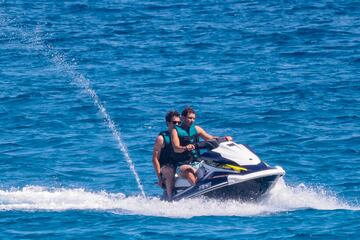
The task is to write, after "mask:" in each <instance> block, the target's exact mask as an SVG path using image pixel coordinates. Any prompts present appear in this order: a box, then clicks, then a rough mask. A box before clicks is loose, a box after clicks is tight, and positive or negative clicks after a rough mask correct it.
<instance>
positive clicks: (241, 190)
mask: <svg viewBox="0 0 360 240" xmlns="http://www.w3.org/2000/svg"><path fill="white" fill-rule="evenodd" d="M196 147H197V148H199V149H206V151H205V152H203V153H202V154H201V156H200V158H199V159H198V161H199V162H200V163H199V168H198V170H197V182H196V184H195V185H191V184H190V183H189V182H188V180H187V179H186V178H183V177H180V176H177V175H176V176H175V186H174V195H173V199H172V200H173V201H177V200H180V199H184V198H196V197H201V196H204V197H209V198H216V199H235V200H243V201H252V200H257V199H259V198H260V197H261V196H263V195H264V194H266V193H268V192H269V191H270V190H271V189H272V188H273V186H274V185H275V183H276V182H277V181H278V180H279V178H280V177H282V176H284V175H285V171H284V169H283V168H282V167H279V166H276V167H271V166H269V165H268V164H267V163H265V162H264V161H262V160H260V158H259V157H258V156H257V155H256V154H255V153H254V151H252V150H251V149H250V148H249V147H247V146H246V145H243V144H237V143H235V142H233V141H226V140H225V139H221V138H219V139H213V140H210V141H204V142H200V143H198V144H196ZM164 194H165V195H164V196H166V193H164Z"/></svg>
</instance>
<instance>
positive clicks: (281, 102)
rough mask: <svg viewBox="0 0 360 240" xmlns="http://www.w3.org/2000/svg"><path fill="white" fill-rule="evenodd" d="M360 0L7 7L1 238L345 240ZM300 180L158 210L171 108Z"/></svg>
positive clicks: (357, 165) (354, 176) (359, 121)
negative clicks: (159, 150)
mask: <svg viewBox="0 0 360 240" xmlns="http://www.w3.org/2000/svg"><path fill="white" fill-rule="evenodd" d="M359 16H360V5H359V4H358V2H357V1H331V0H330V1H317V2H308V1H280V2H279V1H265V2H263V1H225V2H218V1H180V2H179V1H165V2H164V1H136V2H133V1H115V0H106V1H81V0H76V1H65V2H61V1H51V0H50V1H49V0H48V1H7V0H0V29H1V31H0V53H1V54H0V89H1V91H0V124H1V127H2V128H1V131H0V169H1V172H2V174H0V229H1V231H0V232H1V233H0V236H1V238H2V239H11V238H13V239H32V238H47V239H57V238H61V239H74V238H79V239H90V238H119V239H124V238H125V237H126V238H130V239H169V238H174V239H193V238H194V237H196V238H198V237H202V238H204V239H237V238H244V239H260V238H261V239H279V238H280V239H282V238H290V239H309V238H312V239H337V238H339V239H340V238H341V239H347V238H349V239H350V238H354V237H355V238H356V237H357V236H358V234H359V229H360V223H359V219H360V213H359V210H360V205H359V199H360V198H359V197H360V188H359V185H360V161H359V160H360V148H359V146H360V107H359V106H360V100H359V99H360V79H359V74H360V51H359V49H360V17H359ZM187 105H191V106H193V107H194V108H195V109H196V110H197V117H198V118H197V123H198V124H199V125H201V126H202V127H203V128H204V129H206V130H207V131H208V132H209V133H212V134H214V135H225V134H226V135H231V136H233V138H234V139H235V140H236V141H237V142H239V143H246V144H248V145H250V146H251V147H252V148H253V149H255V150H256V151H257V153H258V154H259V155H260V157H261V158H262V159H263V160H266V161H267V162H268V163H270V164H272V165H281V166H282V167H283V168H284V169H285V170H286V172H287V174H286V176H285V177H284V179H283V180H281V181H280V182H279V183H278V184H277V185H276V187H275V188H274V189H273V191H272V192H271V193H270V194H269V196H267V197H266V198H264V199H262V200H261V201H259V202H256V203H254V202H237V201H225V202H224V201H216V200H208V199H192V200H183V201H179V202H174V203H167V202H162V201H160V200H159V197H158V196H159V195H160V193H161V191H160V189H159V188H158V187H157V186H156V185H155V184H154V182H155V181H156V177H155V174H154V171H153V168H152V163H151V154H152V146H153V143H154V140H155V137H156V135H157V134H158V133H159V132H160V131H161V130H163V129H164V128H165V125H164V120H163V118H164V114H165V113H166V111H168V110H170V109H178V110H181V109H182V108H183V107H185V106H187Z"/></svg>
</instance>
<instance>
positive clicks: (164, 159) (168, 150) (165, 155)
mask: <svg viewBox="0 0 360 240" xmlns="http://www.w3.org/2000/svg"><path fill="white" fill-rule="evenodd" d="M159 135H161V136H162V137H163V138H164V144H165V146H164V148H162V149H161V152H160V159H159V162H160V166H161V167H162V166H163V165H165V164H171V165H174V149H173V146H172V143H171V138H170V133H169V131H162V132H161V133H159Z"/></svg>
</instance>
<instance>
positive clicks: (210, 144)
mask: <svg viewBox="0 0 360 240" xmlns="http://www.w3.org/2000/svg"><path fill="white" fill-rule="evenodd" d="M226 141H227V139H226V138H225V137H218V138H213V139H210V140H207V141H202V142H198V143H195V148H196V149H208V150H212V149H214V148H217V147H218V146H219V145H220V143H222V142H226Z"/></svg>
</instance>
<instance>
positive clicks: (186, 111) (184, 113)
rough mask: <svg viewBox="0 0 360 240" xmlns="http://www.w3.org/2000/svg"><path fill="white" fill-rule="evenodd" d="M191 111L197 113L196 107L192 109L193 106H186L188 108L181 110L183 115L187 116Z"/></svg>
mask: <svg viewBox="0 0 360 240" xmlns="http://www.w3.org/2000/svg"><path fill="white" fill-rule="evenodd" d="M190 113H193V114H196V113H195V110H194V109H192V108H191V107H186V108H185V109H184V110H183V111H182V112H181V116H183V117H187V115H189V114H190Z"/></svg>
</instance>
